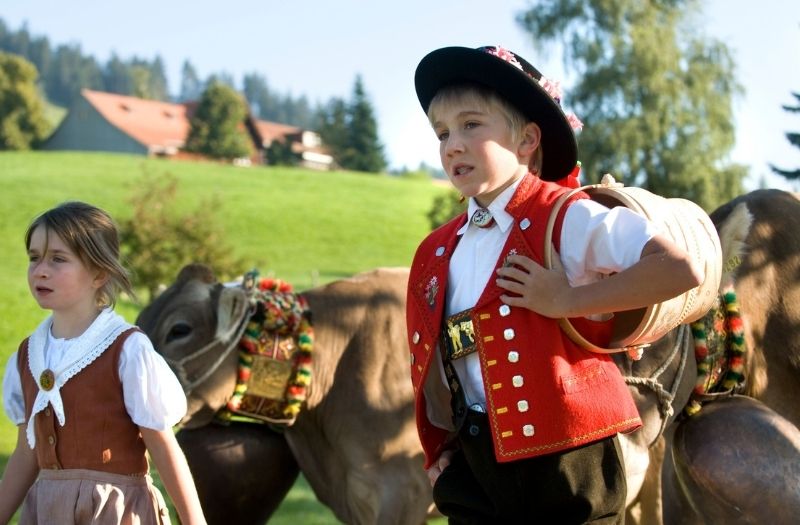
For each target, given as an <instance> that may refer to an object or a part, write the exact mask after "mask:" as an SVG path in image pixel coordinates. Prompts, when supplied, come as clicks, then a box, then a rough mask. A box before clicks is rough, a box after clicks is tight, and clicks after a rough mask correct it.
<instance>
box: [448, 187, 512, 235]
mask: <svg viewBox="0 0 800 525" xmlns="http://www.w3.org/2000/svg"><path fill="white" fill-rule="evenodd" d="M524 178H525V177H524V176H523V177H520V178H518V179H517V180H515V181H514V183H513V184H511V186H509V187H508V188H506V189H504V190H503V191H502V192H501V193H500V195H498V196H497V197H495V199H494V200H493V201H492V202H491V204H489V206H488V207H487V209H488V210H489V211H490V212H491V214H492V217H494V221H495V223H497V226H498V227H499V228H500V231H501V232H503V233H505V232H507V231H508V229H509V228H510V227H511V225H512V224H514V217H512V216H511V214H510V213H508V212H507V211H506V206H508V203H509V202H511V197H513V196H514V193H515V192H516V191H517V188H518V187H519V184H520V182H522V179H524ZM479 208H481V205H480V204H478V202H477V201H476V200H475V198H474V197H470V198H469V203H468V204H467V222H466V223H465V224H464V225H463V226H462V227H461V228H459V230H458V231H457V232H456V235H463V234H464V233H465V232H466V231H467V229H468V228H469V227H470V225H471V224H472V222H470V218H471V217H472V214H473V213H475V211H476V210H478V209H479ZM473 227H474V228H477V226H473Z"/></svg>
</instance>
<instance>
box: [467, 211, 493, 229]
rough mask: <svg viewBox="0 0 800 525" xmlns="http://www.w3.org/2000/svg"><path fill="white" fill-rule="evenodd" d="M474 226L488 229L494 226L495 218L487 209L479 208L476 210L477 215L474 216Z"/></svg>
mask: <svg viewBox="0 0 800 525" xmlns="http://www.w3.org/2000/svg"><path fill="white" fill-rule="evenodd" d="M471 220H472V224H474V225H475V226H477V227H478V228H488V227H489V226H491V225H492V224H494V217H492V212H490V211H489V210H487V209H486V208H478V209H477V210H475V213H473V214H472V219H471Z"/></svg>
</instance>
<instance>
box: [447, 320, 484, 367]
mask: <svg viewBox="0 0 800 525" xmlns="http://www.w3.org/2000/svg"><path fill="white" fill-rule="evenodd" d="M471 313H472V309H469V310H464V311H462V312H458V313H457V314H454V315H451V316H450V317H448V318H447V319H445V321H444V326H443V327H442V342H443V344H444V347H445V354H446V355H445V358H446V359H449V360H454V359H460V358H462V357H464V356H466V355H469V354H471V353H472V352H474V351H475V350H477V349H478V347H477V345H476V344H475V327H474V326H473V325H472V316H471V315H470V314H471Z"/></svg>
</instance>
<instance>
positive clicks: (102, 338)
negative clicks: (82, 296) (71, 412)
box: [27, 308, 133, 448]
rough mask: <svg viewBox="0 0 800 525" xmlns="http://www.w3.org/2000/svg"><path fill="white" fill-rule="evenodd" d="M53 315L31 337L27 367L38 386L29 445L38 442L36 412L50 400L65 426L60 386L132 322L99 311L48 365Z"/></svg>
mask: <svg viewBox="0 0 800 525" xmlns="http://www.w3.org/2000/svg"><path fill="white" fill-rule="evenodd" d="M52 324H53V318H52V316H51V317H48V318H47V319H45V320H44V321H42V323H41V324H40V325H39V327H38V328H37V329H36V331H35V332H33V334H31V336H30V338H29V339H28V368H29V369H30V371H31V374H32V375H33V379H34V380H35V381H36V384H37V386H38V387H39V392H38V393H37V394H36V399H35V400H34V402H33V407H32V409H31V416H30V419H29V420H28V429H27V438H28V445H29V446H30V447H31V448H34V446H35V445H36V433H35V431H34V421H35V416H36V414H38V413H39V412H41V411H42V410H44V409H45V408H46V407H47V405H48V404H50V405H52V406H53V411H54V412H55V414H56V417H57V418H58V423H59V424H60V425H61V426H62V427H63V426H64V423H66V417H65V415H64V404H63V402H62V400H61V387H63V386H64V384H65V383H66V382H67V381H69V380H70V379H71V378H72V377H73V376H74V375H75V374H77V373H78V372H80V371H81V370H83V369H84V368H86V367H87V366H89V365H90V364H92V362H93V361H94V360H95V359H97V358H98V357H99V356H100V355H102V353H103V352H104V351H105V350H106V349H107V348H108V347H109V346H111V343H113V342H114V340H116V338H117V337H119V335H120V334H121V333H122V332H124V331H125V330H127V329H129V328H131V327H132V326H133V325H131V324H128V323H127V322H125V320H124V319H123V318H122V317H121V316H120V315H119V314H117V313H115V312H114V311H113V310H111V309H110V308H106V309H104V310H103V311H101V312H100V315H98V316H97V318H96V319H95V320H94V322H93V323H92V324H91V325H90V326H89V328H87V329H86V331H85V332H83V333H82V334H81V335H80V336H78V337H77V338H75V339H74V340H73V341H72V342H71V344H70V346H69V348H67V350H66V351H65V352H64V353H63V354H62V355H61V356H60V358H59V359H58V361H57V362H53V363H52V368H47V367H46V365H45V353H46V349H47V344H48V341H49V340H50V337H51V335H50V327H51V326H52Z"/></svg>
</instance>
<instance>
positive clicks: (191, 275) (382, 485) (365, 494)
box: [137, 266, 432, 525]
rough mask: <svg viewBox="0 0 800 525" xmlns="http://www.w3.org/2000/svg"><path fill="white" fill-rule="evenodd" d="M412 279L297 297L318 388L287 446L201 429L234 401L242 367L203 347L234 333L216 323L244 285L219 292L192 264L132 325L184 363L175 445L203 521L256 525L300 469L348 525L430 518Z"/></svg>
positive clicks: (351, 283) (372, 279) (383, 276)
mask: <svg viewBox="0 0 800 525" xmlns="http://www.w3.org/2000/svg"><path fill="white" fill-rule="evenodd" d="M407 280H408V272H407V270H400V269H380V270H375V271H372V272H368V273H364V274H360V275H357V276H355V277H352V278H350V279H345V280H341V281H337V282H334V283H331V284H328V285H326V286H322V287H319V288H315V289H312V290H309V291H307V292H304V293H303V296H304V297H305V298H306V300H307V301H308V304H309V306H310V309H311V311H312V312H313V321H314V350H313V355H314V359H313V365H312V367H313V371H312V377H313V381H312V383H311V386H310V388H309V392H308V397H307V403H306V407H305V408H304V410H303V411H302V412H301V413H300V415H299V416H298V418H297V421H296V422H295V424H294V425H293V426H291V427H290V428H288V429H286V431H285V432H284V433H283V436H285V444H283V441H282V440H283V437H282V436H280V435H277V434H273V433H271V431H270V430H269V429H267V428H266V427H258V428H255V429H253V428H245V426H243V425H236V426H234V427H231V428H229V429H225V428H224V427H223V428H219V427H217V426H215V425H207V426H206V424H207V423H209V422H210V421H211V419H212V417H213V414H214V413H215V412H216V411H217V410H218V409H219V408H221V407H222V406H223V405H224V404H225V402H226V401H227V399H228V398H229V397H230V395H231V394H232V393H233V388H234V386H235V379H236V367H237V359H238V357H237V355H236V354H237V352H235V351H230V352H228V353H227V354H226V349H227V348H228V346H227V345H225V344H220V345H219V347H218V348H213V345H212V346H211V347H210V346H207V343H209V342H210V341H215V339H218V340H220V343H225V342H226V341H224V340H225V334H231V333H235V332H236V331H235V330H230V329H228V328H229V326H223V327H220V326H219V324H218V321H219V322H222V321H221V320H223V319H224V320H226V321H225V323H227V322H228V321H229V320H231V319H233V323H231V324H232V325H235V324H236V323H235V321H236V317H238V312H241V308H240V305H241V302H240V301H244V300H245V297H244V295H243V294H244V292H243V291H242V289H241V288H226V287H223V285H221V284H219V283H216V282H215V280H214V278H213V275H212V274H211V272H210V270H208V269H207V268H204V267H199V266H189V267H187V268H184V270H183V271H181V274H180V275H179V277H178V280H177V282H176V283H174V284H173V285H172V286H171V287H170V288H168V289H167V290H166V291H165V292H164V293H163V294H162V295H160V296H159V297H158V298H157V299H156V300H155V301H154V302H153V303H152V304H150V305H149V306H148V307H147V308H145V309H144V310H143V311H142V313H141V314H140V316H139V319H138V321H137V322H138V324H139V326H141V327H142V329H143V330H144V331H145V332H146V333H147V334H148V335H149V336H150V337H151V339H152V340H153V343H154V345H155V347H156V349H157V350H158V351H159V352H160V353H161V354H162V355H164V356H165V357H166V358H167V359H168V360H170V361H171V362H178V361H181V360H183V364H182V365H181V366H180V367H179V369H178V370H176V372H177V373H178V376H179V379H181V381H182V383H183V385H184V389H185V390H186V391H187V399H188V402H189V412H188V414H187V416H186V418H185V420H184V422H183V423H184V425H185V426H186V428H189V429H192V428H196V429H197V430H194V431H193V430H189V431H181V432H180V433H179V435H178V436H179V439H180V441H181V443H182V445H183V446H184V448H185V450H187V458H188V460H189V463H190V467H191V468H192V471H193V472H194V475H195V477H196V478H197V479H198V489H199V491H200V493H201V500H202V502H203V506H204V509H205V510H206V512H207V514H208V515H209V521H211V522H218V523H232V522H234V523H259V522H262V523H263V521H264V520H265V519H266V518H267V517H268V516H269V515H270V514H271V512H272V510H273V509H274V507H276V506H277V503H279V502H280V500H281V499H282V498H283V496H284V495H285V493H286V490H288V487H289V486H290V485H291V482H292V481H294V478H295V477H296V476H297V466H299V468H300V469H301V470H302V472H303V474H304V475H305V477H306V479H307V480H308V482H309V484H310V485H311V487H312V489H313V490H314V493H315V494H316V496H317V498H318V499H319V500H320V501H321V502H322V503H324V504H325V505H327V506H328V507H330V508H331V510H332V511H333V512H334V514H335V515H336V517H337V518H338V519H340V520H342V521H343V522H345V523H354V524H357V523H364V524H373V523H393V524H394V523H397V524H409V525H418V524H420V523H423V522H424V521H425V519H426V516H427V514H428V509H429V508H430V506H431V504H432V497H431V489H430V484H429V482H428V479H427V476H426V475H425V472H424V470H423V468H422V461H423V459H422V450H421V447H420V444H419V440H418V438H417V432H416V427H415V425H414V417H413V412H414V407H413V403H412V399H413V397H412V391H411V382H410V381H409V379H408V365H407V359H408V346H407V342H406V335H405V310H404V308H405V290H406V283H407ZM237 294H242V296H241V297H237ZM232 312H234V313H232ZM221 333H222V334H223V337H221V338H220V337H219V336H220V334H221ZM227 342H230V341H227ZM235 342H236V341H233V343H235ZM198 348H212V351H208V352H204V353H203V354H202V355H201V356H200V358H198V359H197V362H193V360H192V359H184V358H186V357H187V356H188V355H189V354H191V353H193V352H194V351H195V350H196V349H198ZM214 364H217V365H218V366H216V367H214V366H213V365H214ZM209 372H210V373H209ZM199 427H202V428H199ZM185 432H188V435H187V434H185ZM262 440H263V443H260V441H262ZM289 451H291V454H289ZM291 456H293V458H294V460H296V465H295V464H294V460H292V459H291ZM273 462H274V466H271V464H272V463H273ZM234 465H238V466H239V467H240V468H241V469H242V470H240V471H238V472H239V474H236V471H234V470H232V469H231V467H232V466H234ZM273 469H274V470H273ZM259 477H260V479H259ZM275 478H278V479H277V481H276V479H275ZM245 479H247V480H251V481H252V482H253V483H254V485H250V486H245V485H244V483H245ZM220 491H225V492H227V493H229V497H230V498H231V499H229V500H227V501H225V500H223V495H222V494H221V493H220ZM262 498H264V499H263V500H262ZM254 505H255V506H254Z"/></svg>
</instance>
